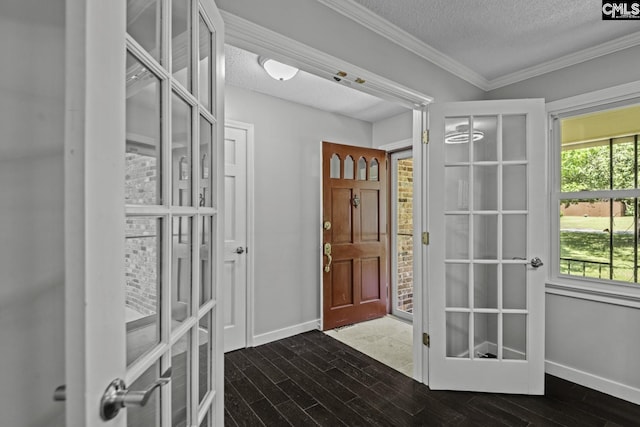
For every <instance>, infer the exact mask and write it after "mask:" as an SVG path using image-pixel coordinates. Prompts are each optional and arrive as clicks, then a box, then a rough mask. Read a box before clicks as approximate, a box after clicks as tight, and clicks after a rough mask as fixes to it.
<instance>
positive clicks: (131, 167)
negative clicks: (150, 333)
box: [125, 153, 161, 316]
mask: <svg viewBox="0 0 640 427" xmlns="http://www.w3.org/2000/svg"><path fill="white" fill-rule="evenodd" d="M125 160H126V162H125V167H126V169H125V200H126V203H128V204H156V203H157V201H156V197H157V194H158V193H157V191H158V179H157V170H158V169H157V159H156V158H155V157H149V156H142V155H139V154H135V153H127V154H126V158H125ZM159 225H160V222H159V220H158V219H156V218H144V217H143V218H134V217H130V218H127V220H126V224H125V236H126V238H125V296H126V299H125V303H126V306H127V307H128V308H129V309H131V310H134V311H136V312H137V313H139V314H140V315H142V316H148V315H151V314H155V313H157V312H158V308H157V304H158V301H157V298H158V286H159V277H158V275H159V273H160V259H159V254H160V243H161V242H160V229H159Z"/></svg>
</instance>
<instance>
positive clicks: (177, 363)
mask: <svg viewBox="0 0 640 427" xmlns="http://www.w3.org/2000/svg"><path fill="white" fill-rule="evenodd" d="M190 390H191V331H187V332H186V333H185V334H184V335H183V336H182V337H181V338H180V339H179V340H178V341H177V342H176V343H175V344H174V345H173V347H172V348H171V414H172V417H171V418H172V422H171V425H172V426H173V427H183V426H186V425H189V419H190V416H189V412H190V411H189V391H190Z"/></svg>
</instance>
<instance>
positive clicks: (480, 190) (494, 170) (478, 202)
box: [473, 166, 498, 211]
mask: <svg viewBox="0 0 640 427" xmlns="http://www.w3.org/2000/svg"><path fill="white" fill-rule="evenodd" d="M473 209H474V210H476V211H495V210H498V167H497V166H474V168H473Z"/></svg>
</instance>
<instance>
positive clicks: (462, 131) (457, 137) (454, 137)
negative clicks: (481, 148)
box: [444, 125, 484, 144]
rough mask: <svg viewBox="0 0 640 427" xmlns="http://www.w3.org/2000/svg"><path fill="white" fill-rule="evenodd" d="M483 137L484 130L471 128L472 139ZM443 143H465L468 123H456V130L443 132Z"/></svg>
mask: <svg viewBox="0 0 640 427" xmlns="http://www.w3.org/2000/svg"><path fill="white" fill-rule="evenodd" d="M482 138H484V132H481V131H479V130H475V129H474V130H473V141H474V142H475V141H480V140H481V139H482ZM444 142H445V144H466V143H467V142H469V125H458V126H456V130H455V131H453V132H448V133H445V134H444Z"/></svg>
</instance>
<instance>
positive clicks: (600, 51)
mask: <svg viewBox="0 0 640 427" xmlns="http://www.w3.org/2000/svg"><path fill="white" fill-rule="evenodd" d="M317 1H318V2H319V3H322V4H323V5H325V6H327V7H329V8H331V9H333V10H335V11H336V12H338V13H340V14H341V15H344V16H346V17H347V18H349V19H351V20H353V21H355V22H356V23H358V24H360V25H362V26H364V27H366V28H368V29H370V30H371V31H374V32H375V33H377V34H379V35H381V36H383V37H385V38H386V39H388V40H390V41H392V42H393V43H396V44H398V45H399V46H401V47H403V48H405V49H407V50H409V51H411V52H413V53H415V54H416V55H418V56H420V57H422V58H424V59H426V60H427V61H430V62H432V63H434V64H435V65H437V66H439V67H441V68H443V69H445V70H447V71H449V72H450V73H452V74H454V75H456V76H458V77H460V78H461V79H463V80H465V81H467V82H469V83H471V84H472V85H474V86H476V87H478V88H480V89H482V90H484V91H490V90H494V89H498V88H501V87H504V86H508V85H510V84H513V83H517V82H520V81H523V80H527V79H530V78H533V77H537V76H540V75H543V74H546V73H549V72H551V71H556V70H559V69H562V68H566V67H569V66H572V65H576V64H579V63H582V62H586V61H589V60H591V59H595V58H598V57H600V56H603V55H607V54H610V53H614V52H617V51H619V50H623V49H627V48H629V47H633V46H636V45H638V44H640V32H638V33H634V34H630V35H628V36H624V37H620V38H618V39H615V40H611V41H609V42H606V43H602V44H600V45H597V46H593V47H590V48H587V49H584V50H581V51H578V52H575V53H572V54H569V55H565V56H564V57H562V58H558V59H555V60H551V61H547V62H544V63H542V64H539V65H536V66H533V67H528V68H525V69H523V70H520V71H516V72H514V73H510V74H506V75H504V76H501V77H497V78H495V79H492V80H488V79H486V78H485V77H483V76H482V75H480V74H478V73H476V72H475V71H473V70H472V69H470V68H468V67H466V66H465V65H462V64H461V63H459V62H457V61H456V60H454V59H452V58H450V57H449V56H447V55H445V54H444V53H442V52H440V51H438V50H436V49H435V48H433V47H431V46H429V45H428V44H426V43H424V42H423V41H421V40H419V39H418V38H416V37H415V36H412V35H411V34H409V33H407V32H406V31H404V30H402V29H400V28H398V27H397V26H396V25H394V24H392V23H391V22H389V21H387V20H386V19H384V18H382V17H380V16H378V15H376V14H375V13H373V12H372V11H371V10H369V9H367V8H366V7H364V6H362V5H360V4H358V3H356V2H354V1H353V0H317Z"/></svg>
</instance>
